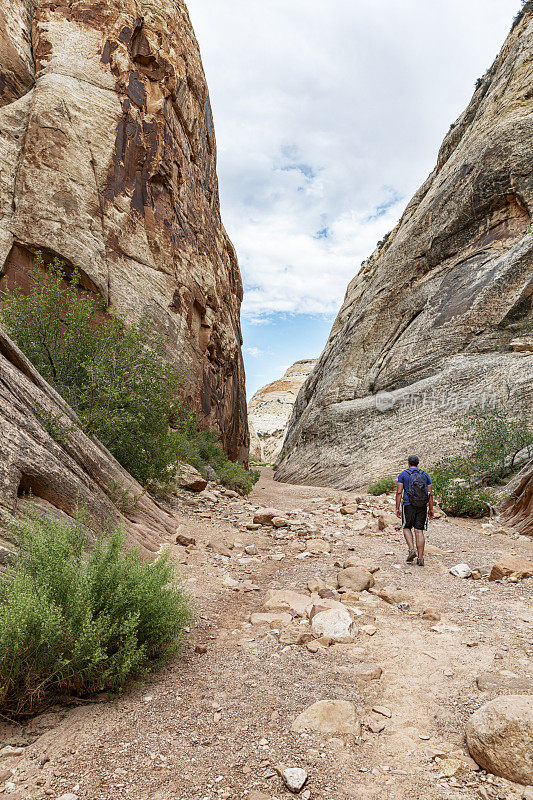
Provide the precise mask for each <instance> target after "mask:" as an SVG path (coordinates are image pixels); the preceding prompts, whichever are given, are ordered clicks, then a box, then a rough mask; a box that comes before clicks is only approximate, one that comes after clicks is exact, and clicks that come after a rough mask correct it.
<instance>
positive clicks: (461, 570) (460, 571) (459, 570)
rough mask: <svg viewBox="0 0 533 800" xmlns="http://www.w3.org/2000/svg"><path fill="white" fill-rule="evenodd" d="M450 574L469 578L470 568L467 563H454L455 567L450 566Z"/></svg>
mask: <svg viewBox="0 0 533 800" xmlns="http://www.w3.org/2000/svg"><path fill="white" fill-rule="evenodd" d="M450 574H451V575H455V577H456V578H469V577H470V576H471V575H472V570H471V569H470V567H469V566H468V564H456V565H455V567H451V569H450Z"/></svg>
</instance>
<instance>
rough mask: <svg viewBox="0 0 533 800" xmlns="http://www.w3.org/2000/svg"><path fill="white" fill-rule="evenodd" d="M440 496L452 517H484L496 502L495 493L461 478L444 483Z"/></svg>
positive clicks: (445, 508) (443, 505) (444, 508)
mask: <svg viewBox="0 0 533 800" xmlns="http://www.w3.org/2000/svg"><path fill="white" fill-rule="evenodd" d="M438 497H439V504H440V507H441V508H442V510H443V511H444V512H445V513H446V514H449V515H450V516H452V517H474V518H477V517H484V516H486V515H487V514H488V513H489V511H490V507H491V505H492V504H493V503H494V495H493V494H492V493H491V492H489V491H488V489H486V488H484V487H482V486H475V485H474V486H473V485H470V484H468V483H466V482H463V481H461V480H459V481H457V482H454V481H450V482H449V483H446V484H444V486H442V488H441V489H440V492H439V494H438Z"/></svg>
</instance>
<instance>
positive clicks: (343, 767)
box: [0, 470, 533, 800]
mask: <svg viewBox="0 0 533 800" xmlns="http://www.w3.org/2000/svg"><path fill="white" fill-rule="evenodd" d="M353 498H354V495H353V494H350V493H347V492H338V491H334V490H331V489H317V488H316V487H302V486H291V485H284V484H277V483H275V482H274V481H273V480H272V476H271V473H270V472H269V471H268V470H264V471H263V473H262V477H261V480H260V482H259V484H258V486H257V487H256V488H255V490H254V492H253V494H252V495H251V497H250V499H249V500H248V501H244V500H242V499H241V498H231V497H228V496H227V495H226V494H222V493H221V494H219V495H218V497H217V498H216V499H212V500H209V499H203V498H202V496H186V495H183V497H181V498H179V499H178V500H177V501H176V506H177V514H178V516H179V518H180V520H181V523H180V528H179V530H180V532H181V533H185V534H187V535H189V536H193V537H194V538H195V539H196V542H197V544H196V547H192V548H188V549H185V548H183V547H181V546H177V545H175V544H173V545H172V555H173V558H174V559H175V561H176V562H177V563H178V564H179V569H180V571H181V572H182V574H183V575H184V577H185V579H186V580H187V581H188V586H189V589H190V592H191V594H192V596H193V598H194V603H195V607H196V609H197V612H196V622H195V626H194V629H193V631H192V635H191V641H190V644H189V646H188V648H187V650H186V652H185V653H184V655H183V656H182V658H181V659H179V661H177V662H176V663H174V664H172V665H170V666H169V667H167V668H165V669H163V670H161V671H159V672H158V673H157V674H155V675H152V676H151V677H150V678H149V679H147V680H146V681H145V682H144V683H142V684H141V685H138V686H137V687H134V688H132V689H131V690H130V691H128V692H127V693H125V694H124V695H123V696H121V697H119V698H115V699H112V700H106V699H105V698H104V699H102V700H101V701H100V702H91V703H85V704H81V705H76V706H74V707H66V706H65V705H57V706H55V707H54V708H53V709H49V710H48V711H47V712H45V713H43V714H41V715H40V716H39V717H37V718H36V719H34V720H33V721H32V722H30V723H29V724H26V725H24V726H17V725H12V724H6V725H4V726H3V727H2V728H1V730H0V737H1V744H2V745H4V744H8V743H9V744H11V745H13V746H22V748H23V749H22V752H21V753H20V755H17V756H13V757H11V758H4V759H3V760H1V761H0V789H1V787H6V788H5V793H6V794H5V796H6V798H11V800H15V799H16V798H19V800H41V799H42V798H46V797H52V798H59V797H60V796H61V795H63V794H66V793H72V794H73V795H75V796H76V797H78V798H80V800H81V798H84V800H85V799H87V800H97V799H98V800H118V799H119V798H133V799H134V800H194V799H195V798H197V799H198V800H214V798H248V797H250V796H251V797H252V798H253V797H254V796H253V794H251V795H250V793H251V792H253V791H259V792H263V793H264V794H265V795H266V797H267V798H279V800H282V798H287V797H290V796H294V795H290V794H289V793H288V791H287V790H286V789H285V787H284V785H283V782H282V780H281V778H280V777H279V775H278V773H277V772H276V771H275V769H274V767H275V766H276V765H279V764H280V763H283V764H285V765H286V766H297V767H301V768H303V769H305V770H306V771H307V773H308V774H309V779H308V783H307V784H306V786H305V789H304V791H303V792H302V793H301V794H300V795H297V796H299V797H304V798H309V797H310V798H311V800H348V799H350V800H352V799H353V800H356V799H358V798H361V800H362V798H364V799H365V800H404V799H405V800H407V798H409V800H414V799H415V798H420V800H459V798H481V799H482V800H487V798H489V799H490V798H494V799H496V798H500V799H501V800H510V799H512V798H520V797H521V796H522V791H523V790H522V788H521V787H518V786H517V785H515V784H511V783H509V782H507V781H504V780H502V779H500V778H494V777H492V776H486V775H485V774H483V773H481V772H479V771H478V772H476V771H474V770H473V769H472V768H471V767H472V765H469V764H468V762H467V761H465V762H462V764H461V767H460V769H459V771H458V772H456V774H455V775H451V776H450V775H448V776H444V777H443V770H444V771H447V772H450V771H453V769H454V761H453V760H451V759H450V758H449V757H448V758H445V760H444V761H442V760H435V757H434V756H435V753H436V752H439V751H440V752H441V753H445V752H448V751H451V752H453V751H457V755H458V754H460V753H461V752H465V751H464V737H463V731H464V724H465V722H466V720H467V719H468V717H469V715H470V714H471V713H472V711H473V710H475V709H476V708H478V707H479V706H480V705H482V704H483V703H484V702H486V701H487V700H488V699H491V698H492V697H494V696H496V695H497V694H501V693H513V692H515V693H516V691H517V687H518V689H519V691H520V693H524V691H525V690H527V689H528V688H529V690H530V691H531V692H533V679H532V676H533V661H532V657H533V635H532V633H533V608H532V602H531V601H532V588H533V579H529V580H526V581H522V582H520V583H516V584H513V583H508V582H502V583H494V582H489V581H488V580H486V579H481V580H478V581H472V580H461V579H459V578H455V577H453V576H452V575H450V574H449V568H450V567H451V566H453V565H454V564H457V563H459V562H467V563H469V564H470V566H471V567H479V568H481V570H482V571H488V570H489V569H490V567H491V566H492V564H493V563H494V562H495V561H497V560H498V558H499V557H500V556H502V555H504V554H508V553H516V554H518V555H523V556H526V557H529V558H533V541H530V540H526V539H525V538H524V537H520V538H519V539H515V538H512V537H510V536H507V535H500V534H495V533H492V534H491V530H492V531H493V530H495V529H496V527H497V526H495V527H494V528H492V529H491V528H487V527H483V526H482V525H481V524H480V523H472V522H461V521H458V520H444V519H442V520H436V521H435V522H433V523H432V524H431V528H430V532H429V537H428V541H429V542H430V543H431V545H432V546H433V547H434V548H437V549H438V550H440V553H441V554H429V555H428V556H427V559H426V567H425V568H418V567H416V566H411V565H408V564H406V563H405V547H404V544H403V541H402V537H401V531H398V530H396V529H395V528H394V527H393V526H392V525H389V526H388V527H387V528H386V529H385V530H384V531H374V532H373V533H372V534H371V535H361V534H360V533H359V532H358V531H357V530H355V528H356V527H357V525H358V523H359V521H360V520H366V521H367V523H368V525H367V530H366V532H367V533H368V526H369V525H370V527H374V528H375V527H376V525H375V518H374V517H373V516H372V513H371V506H368V511H367V512H365V511H364V510H361V511H359V512H357V513H356V514H355V515H346V516H342V515H341V514H339V509H340V506H341V504H342V503H343V502H345V501H350V500H353ZM364 499H365V500H368V501H370V500H371V498H366V497H365V498H364ZM372 503H373V504H374V508H375V513H376V514H378V513H383V511H384V510H385V511H387V510H388V511H389V513H390V512H392V510H393V506H392V505H391V504H390V502H389V500H388V499H385V500H382V499H375V500H372ZM261 506H275V507H276V508H279V509H280V510H281V511H283V512H284V513H285V514H287V515H290V519H291V520H292V522H293V525H292V527H291V528H290V529H289V528H280V529H275V528H270V527H261V528H260V529H258V530H255V531H249V530H246V529H245V526H246V524H247V523H250V522H251V520H252V516H253V511H254V508H257V507H261ZM385 506H386V508H385ZM387 520H388V521H389V522H391V521H392V520H391V518H390V516H387ZM296 521H298V523H299V525H298V526H297V525H296ZM298 528H300V531H301V532H300V534H298ZM313 528H315V529H316V530H314V531H313ZM311 536H312V537H319V538H323V539H325V540H326V541H328V542H329V543H330V545H331V552H330V553H324V554H320V555H315V556H311V555H309V554H307V555H303V551H305V549H306V548H305V541H306V539H307V538H309V537H311ZM209 545H210V546H209ZM248 545H255V546H256V547H257V550H258V554H257V555H253V554H252V555H247V554H246V553H245V552H244V548H245V547H246V546H248ZM348 556H356V557H358V558H360V559H361V561H365V562H366V563H368V564H369V565H375V566H379V570H378V571H377V572H376V573H375V575H374V577H375V579H376V589H380V588H382V587H385V586H392V587H397V588H401V589H402V590H404V591H405V592H406V593H407V595H408V600H407V605H405V606H402V608H403V610H402V609H401V608H399V607H398V605H394V604H390V603H387V602H385V601H384V600H382V599H380V598H379V597H378V596H377V595H376V594H375V593H373V592H370V593H369V592H362V593H361V594H360V596H359V599H358V600H357V601H355V599H354V600H353V601H352V602H351V603H350V604H349V605H351V607H352V610H353V613H354V614H356V621H357V624H360V622H362V623H363V624H367V625H368V624H371V625H373V626H374V627H375V628H377V632H376V633H375V634H374V635H368V634H367V633H364V632H362V631H361V630H360V631H359V633H358V635H357V637H356V639H355V641H354V642H353V644H336V645H332V646H330V647H325V646H320V647H319V649H318V652H316V653H312V652H310V651H309V650H308V649H307V647H306V645H305V644H284V643H283V641H289V639H287V638H286V639H285V640H283V641H280V637H279V635H278V632H277V630H273V629H270V628H269V627H267V626H252V625H250V623H249V621H248V620H249V617H250V614H251V613H253V612H256V611H261V610H262V605H263V602H264V597H265V593H266V591H267V590H268V589H272V588H283V589H293V590H295V591H298V592H303V593H305V592H306V585H307V582H308V581H309V580H310V579H311V578H313V577H315V576H316V577H318V578H320V579H322V580H323V581H324V582H325V583H326V584H327V585H328V586H331V587H332V588H335V586H336V573H337V569H338V567H337V566H336V565H341V564H343V562H344V561H345V560H346V558H347V557H348ZM234 582H236V583H234ZM428 608H431V609H433V610H434V611H435V612H437V614H436V615H435V616H437V615H440V620H438V619H423V618H422V616H421V612H422V611H424V610H426V609H428ZM297 625H299V623H298V621H296V622H295V623H294V625H293V626H292V627H294V628H295V629H297V628H296V626H297ZM300 627H301V630H302V631H303V630H304V629H305V630H307V629H308V628H307V625H306V624H301V625H300ZM282 638H283V632H282ZM204 649H205V650H206V652H205V653H203V652H197V651H198V650H199V651H202V650H204ZM361 663H369V664H371V665H374V666H379V667H381V669H382V670H383V672H382V675H381V678H380V679H378V680H371V681H368V682H367V681H364V680H361V679H358V678H356V677H354V669H355V667H356V665H358V664H361ZM478 677H479V679H480V680H479V684H480V687H481V688H479V687H478V685H477V683H476V678H478ZM323 699H335V700H349V701H351V702H353V703H354V704H355V706H356V707H357V711H358V715H359V718H360V719H361V721H362V723H363V729H362V735H361V736H360V737H356V736H352V735H347V734H336V735H324V734H316V733H310V734H307V733H303V734H302V733H295V732H292V731H291V724H292V722H293V720H294V718H295V717H296V716H297V715H298V714H299V713H300V712H302V711H303V710H304V709H305V708H307V707H308V706H309V705H311V704H312V703H314V702H315V701H317V700H323ZM375 706H384V707H386V708H387V709H389V710H390V712H391V716H390V717H387V716H383V715H380V714H378V713H376V712H373V711H372V708H373V707H375ZM379 722H381V724H385V727H384V729H383V730H382V731H381V732H379V733H374V732H372V730H371V729H370V728H369V727H368V726H369V725H370V726H372V727H373V728H374V730H377V728H378V727H380V725H377V727H376V724H377V723H379ZM438 758H439V756H437V759H438ZM456 760H457V759H456ZM455 766H457V764H455ZM259 797H260V795H259Z"/></svg>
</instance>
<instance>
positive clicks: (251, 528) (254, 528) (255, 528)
mask: <svg viewBox="0 0 533 800" xmlns="http://www.w3.org/2000/svg"><path fill="white" fill-rule="evenodd" d="M260 527H261V525H260V524H259V523H258V522H249V523H248V525H247V526H246V530H247V531H258V530H259V528H260Z"/></svg>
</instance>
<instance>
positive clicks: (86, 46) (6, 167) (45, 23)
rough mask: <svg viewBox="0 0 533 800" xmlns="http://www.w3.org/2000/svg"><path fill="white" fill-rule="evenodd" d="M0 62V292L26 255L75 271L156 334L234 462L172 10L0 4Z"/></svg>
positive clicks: (211, 244)
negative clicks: (54, 259)
mask: <svg viewBox="0 0 533 800" xmlns="http://www.w3.org/2000/svg"><path fill="white" fill-rule="evenodd" d="M4 8H5V9H6V10H4ZM0 55H1V59H0V62H1V66H0V174H1V176H2V179H1V182H0V274H1V273H3V275H4V280H3V281H2V284H3V285H5V284H12V283H13V281H14V280H17V281H19V282H21V283H22V285H23V286H24V285H26V284H27V280H28V274H29V272H30V270H31V266H32V257H33V253H34V252H35V251H36V250H42V251H43V252H44V253H45V256H46V258H47V259H48V258H50V257H52V256H54V255H58V256H60V257H61V258H62V259H64V261H65V262H66V264H67V266H69V267H70V266H72V265H74V264H77V265H78V267H79V269H80V271H81V277H82V283H83V285H84V286H85V287H86V288H88V289H90V290H91V291H93V292H94V293H95V294H97V295H100V296H101V297H103V298H104V300H105V302H106V304H107V306H108V309H109V310H110V311H113V312H118V313H122V314H124V315H125V316H126V318H127V320H128V321H129V322H135V321H137V320H139V319H141V318H145V319H146V320H147V324H148V325H151V326H153V327H154V328H155V329H156V330H158V331H160V332H161V333H163V334H164V336H165V339H166V342H167V350H168V357H169V359H170V360H171V361H172V362H173V363H175V364H176V365H177V366H178V367H179V369H180V372H181V376H182V391H181V396H182V399H185V400H188V401H190V402H191V403H192V404H193V406H194V407H195V409H196V410H197V411H198V413H199V414H200V415H201V416H203V417H204V418H205V421H206V424H208V425H210V427H212V428H213V429H215V430H216V431H219V432H220V434H221V437H222V442H223V444H224V446H225V447H226V449H227V450H228V452H229V453H230V455H231V456H232V457H234V458H235V457H240V458H244V459H245V458H246V457H247V438H248V437H247V424H246V400H245V393H244V370H243V364H242V358H241V349H240V347H241V333H240V324H239V308H240V303H241V299H242V284H241V278H240V275H239V268H238V265H237V259H236V256H235V251H234V249H233V247H232V245H231V242H230V241H229V239H228V237H227V235H226V232H225V230H224V227H223V225H222V223H221V220H220V211H219V197H218V185H217V174H216V143H215V134H214V128H213V120H212V114H211V106H210V102H209V93H208V90H207V86H206V82H205V77H204V73H203V69H202V63H201V59H200V53H199V50H198V45H197V43H196V39H195V37H194V32H193V30H192V27H191V23H190V20H189V16H188V13H187V9H186V7H185V4H184V3H183V2H179V3H176V2H170V0H145V1H144V2H143V3H142V4H139V3H137V2H136V1H135V0H120V2H119V0H105V2H101V1H100V0H84V2H82V3H74V4H70V3H65V2H59V3H55V2H54V3H51V2H48V0H14V2H9V3H3V4H2V10H0Z"/></svg>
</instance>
